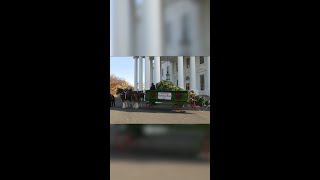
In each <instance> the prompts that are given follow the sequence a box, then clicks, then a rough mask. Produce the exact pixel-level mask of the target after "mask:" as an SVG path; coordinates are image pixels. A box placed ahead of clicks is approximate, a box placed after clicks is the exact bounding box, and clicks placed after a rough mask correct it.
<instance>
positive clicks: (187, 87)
mask: <svg viewBox="0 0 320 180" xmlns="http://www.w3.org/2000/svg"><path fill="white" fill-rule="evenodd" d="M186 90H187V91H188V90H190V83H187V84H186Z"/></svg>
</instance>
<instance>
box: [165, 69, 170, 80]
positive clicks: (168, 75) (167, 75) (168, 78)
mask: <svg viewBox="0 0 320 180" xmlns="http://www.w3.org/2000/svg"><path fill="white" fill-rule="evenodd" d="M166 78H167V79H166V80H167V81H169V80H170V74H169V72H168V71H167V74H166Z"/></svg>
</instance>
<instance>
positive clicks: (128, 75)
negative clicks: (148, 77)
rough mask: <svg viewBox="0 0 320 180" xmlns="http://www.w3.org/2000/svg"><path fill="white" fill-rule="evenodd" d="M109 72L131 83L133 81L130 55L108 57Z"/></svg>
mask: <svg viewBox="0 0 320 180" xmlns="http://www.w3.org/2000/svg"><path fill="white" fill-rule="evenodd" d="M143 68H144V63H143ZM110 73H111V74H114V75H116V76H118V77H120V78H123V79H125V80H127V81H128V82H129V83H130V84H131V85H133V82H134V59H133V57H132V56H130V57H110ZM143 79H144V77H143Z"/></svg>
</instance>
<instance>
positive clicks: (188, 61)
mask: <svg viewBox="0 0 320 180" xmlns="http://www.w3.org/2000/svg"><path fill="white" fill-rule="evenodd" d="M189 67H190V58H187V68H189Z"/></svg>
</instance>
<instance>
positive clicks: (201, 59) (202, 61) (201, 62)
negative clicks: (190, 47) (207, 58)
mask: <svg viewBox="0 0 320 180" xmlns="http://www.w3.org/2000/svg"><path fill="white" fill-rule="evenodd" d="M203 63H204V57H203V56H202V57H200V64H203Z"/></svg>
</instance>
